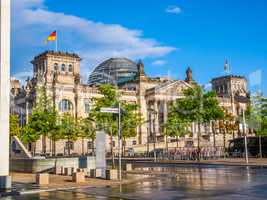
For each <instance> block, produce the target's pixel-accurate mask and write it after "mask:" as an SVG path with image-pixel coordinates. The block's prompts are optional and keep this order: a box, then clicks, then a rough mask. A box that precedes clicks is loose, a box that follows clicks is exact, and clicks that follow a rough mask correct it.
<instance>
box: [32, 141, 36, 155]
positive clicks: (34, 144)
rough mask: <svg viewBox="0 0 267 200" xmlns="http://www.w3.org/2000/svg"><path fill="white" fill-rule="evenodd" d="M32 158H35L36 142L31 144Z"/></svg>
mask: <svg viewBox="0 0 267 200" xmlns="http://www.w3.org/2000/svg"><path fill="white" fill-rule="evenodd" d="M32 144H33V156H35V152H36V142H33V143H32Z"/></svg>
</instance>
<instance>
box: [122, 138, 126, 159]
mask: <svg viewBox="0 0 267 200" xmlns="http://www.w3.org/2000/svg"><path fill="white" fill-rule="evenodd" d="M125 145H126V139H125V138H124V139H123V142H122V150H123V151H122V157H123V156H125V153H126V152H125V151H126V146H125Z"/></svg>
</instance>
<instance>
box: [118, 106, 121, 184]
mask: <svg viewBox="0 0 267 200" xmlns="http://www.w3.org/2000/svg"><path fill="white" fill-rule="evenodd" d="M118 141H119V180H120V181H121V180H122V175H121V171H122V169H121V168H122V167H121V147H122V138H121V103H120V101H119V105H118Z"/></svg>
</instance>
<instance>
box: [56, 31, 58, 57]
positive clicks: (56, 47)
mask: <svg viewBox="0 0 267 200" xmlns="http://www.w3.org/2000/svg"><path fill="white" fill-rule="evenodd" d="M57 38H58V31H57V30H56V52H57V47H58V46H57V45H58V41H57Z"/></svg>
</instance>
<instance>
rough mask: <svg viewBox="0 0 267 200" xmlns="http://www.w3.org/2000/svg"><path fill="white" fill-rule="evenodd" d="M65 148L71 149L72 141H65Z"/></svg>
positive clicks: (72, 147) (72, 146)
mask: <svg viewBox="0 0 267 200" xmlns="http://www.w3.org/2000/svg"><path fill="white" fill-rule="evenodd" d="M65 148H66V149H70V150H73V149H74V143H73V142H72V141H69V142H66V143H65Z"/></svg>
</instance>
